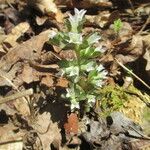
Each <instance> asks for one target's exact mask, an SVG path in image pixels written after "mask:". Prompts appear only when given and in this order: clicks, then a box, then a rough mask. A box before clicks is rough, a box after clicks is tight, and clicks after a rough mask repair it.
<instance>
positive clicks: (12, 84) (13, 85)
mask: <svg viewBox="0 0 150 150" xmlns="http://www.w3.org/2000/svg"><path fill="white" fill-rule="evenodd" d="M0 76H1V77H2V78H3V79H5V80H6V81H7V82H8V83H9V84H10V85H11V86H12V87H13V88H14V89H15V90H16V91H17V92H20V90H19V89H18V88H17V86H16V85H15V84H14V83H13V82H12V81H11V80H9V79H8V78H7V77H6V76H4V75H2V74H0ZM22 99H23V100H24V101H27V102H28V99H26V98H25V97H22ZM28 103H29V102H28Z"/></svg>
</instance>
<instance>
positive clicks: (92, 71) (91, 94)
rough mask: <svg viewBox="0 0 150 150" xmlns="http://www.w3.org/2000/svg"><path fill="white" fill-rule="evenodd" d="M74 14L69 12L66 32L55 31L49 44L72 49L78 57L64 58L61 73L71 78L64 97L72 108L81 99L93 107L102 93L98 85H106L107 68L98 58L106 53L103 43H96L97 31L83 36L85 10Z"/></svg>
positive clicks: (61, 62) (63, 48)
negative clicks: (96, 58) (100, 44)
mask: <svg viewBox="0 0 150 150" xmlns="http://www.w3.org/2000/svg"><path fill="white" fill-rule="evenodd" d="M74 11H75V15H71V14H70V15H69V19H68V20H67V21H66V26H67V31H66V32H59V33H57V34H56V35H55V34H54V37H53V38H50V40H49V43H50V44H54V45H57V46H59V47H60V48H62V50H66V49H72V50H74V51H75V54H76V57H75V58H74V59H73V60H61V61H60V62H59V66H60V68H61V71H62V75H63V76H65V77H66V78H67V79H68V81H69V86H68V88H67V89H66V95H65V97H66V98H68V99H69V100H70V103H71V110H74V109H79V108H80V102H81V101H84V102H86V105H88V106H89V107H92V106H93V104H95V101H96V100H97V99H98V97H99V96H100V95H99V94H98V92H97V90H98V88H101V87H102V86H103V85H104V83H105V82H104V79H106V75H107V71H106V70H105V68H104V67H103V66H102V65H101V64H97V62H96V61H95V60H94V58H95V57H98V56H100V54H101V53H103V52H104V49H103V48H102V46H98V47H96V46H95V43H98V42H99V40H100V39H101V37H100V36H99V35H98V33H94V34H91V35H87V36H83V34H82V27H83V23H84V21H85V19H84V15H85V13H86V11H85V10H83V9H82V10H78V9H76V8H75V10H74Z"/></svg>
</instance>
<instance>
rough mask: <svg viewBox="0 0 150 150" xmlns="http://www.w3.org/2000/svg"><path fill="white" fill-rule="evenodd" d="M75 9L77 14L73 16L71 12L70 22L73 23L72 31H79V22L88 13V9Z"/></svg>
mask: <svg viewBox="0 0 150 150" xmlns="http://www.w3.org/2000/svg"><path fill="white" fill-rule="evenodd" d="M74 11H75V15H74V16H72V15H71V14H69V19H68V20H69V22H70V24H71V31H72V32H78V29H77V28H78V26H79V23H80V22H81V21H82V19H83V16H84V14H85V13H86V10H84V9H82V10H80V11H79V10H78V9H76V8H75V9H74Z"/></svg>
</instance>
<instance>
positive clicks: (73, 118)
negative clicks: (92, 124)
mask: <svg viewBox="0 0 150 150" xmlns="http://www.w3.org/2000/svg"><path fill="white" fill-rule="evenodd" d="M78 122H79V120H78V116H77V114H76V113H71V114H70V115H69V117H68V122H67V123H65V124H64V128H65V132H66V134H71V135H72V134H73V135H74V134H78Z"/></svg>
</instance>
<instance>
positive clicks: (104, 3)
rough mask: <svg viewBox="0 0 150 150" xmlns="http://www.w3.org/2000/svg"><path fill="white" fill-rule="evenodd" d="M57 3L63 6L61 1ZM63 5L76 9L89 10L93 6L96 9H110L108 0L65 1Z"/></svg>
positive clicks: (110, 4) (110, 5)
mask: <svg viewBox="0 0 150 150" xmlns="http://www.w3.org/2000/svg"><path fill="white" fill-rule="evenodd" d="M59 3H62V4H64V1H63V0H59ZM65 4H67V6H69V7H73V8H74V7H77V8H84V9H87V8H91V7H94V6H97V7H112V3H111V2H110V1H109V0H82V1H78V0H66V1H65Z"/></svg>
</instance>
